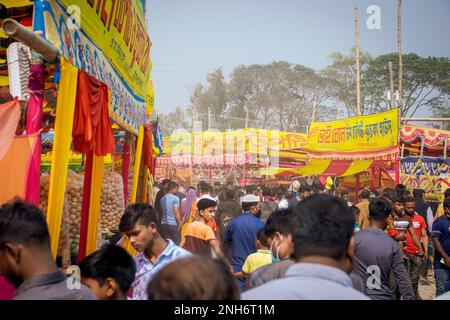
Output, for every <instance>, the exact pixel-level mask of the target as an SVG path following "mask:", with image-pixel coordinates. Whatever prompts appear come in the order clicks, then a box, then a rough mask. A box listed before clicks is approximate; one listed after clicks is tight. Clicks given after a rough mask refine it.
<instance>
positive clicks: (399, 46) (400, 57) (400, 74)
mask: <svg viewBox="0 0 450 320" xmlns="http://www.w3.org/2000/svg"><path fill="white" fill-rule="evenodd" d="M401 27H402V0H397V50H398V101H399V106H400V107H402V106H403V54H402V32H401Z"/></svg>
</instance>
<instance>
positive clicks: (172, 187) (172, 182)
mask: <svg viewBox="0 0 450 320" xmlns="http://www.w3.org/2000/svg"><path fill="white" fill-rule="evenodd" d="M179 187H180V185H179V184H178V183H176V182H175V181H170V182H169V186H168V187H167V190H168V191H170V190H172V189H175V188H179Z"/></svg>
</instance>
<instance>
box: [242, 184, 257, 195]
mask: <svg viewBox="0 0 450 320" xmlns="http://www.w3.org/2000/svg"><path fill="white" fill-rule="evenodd" d="M256 188H257V187H256V186H255V185H253V184H252V185H249V186H246V187H245V192H246V193H247V194H252V193H253V191H255V190H256Z"/></svg>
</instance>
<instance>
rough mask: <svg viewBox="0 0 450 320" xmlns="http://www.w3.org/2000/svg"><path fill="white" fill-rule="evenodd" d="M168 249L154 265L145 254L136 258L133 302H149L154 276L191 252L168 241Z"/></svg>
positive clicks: (132, 286)
mask: <svg viewBox="0 0 450 320" xmlns="http://www.w3.org/2000/svg"><path fill="white" fill-rule="evenodd" d="M166 241H167V242H168V244H167V247H166V248H165V249H164V251H163V252H162V253H161V255H160V256H159V257H158V259H156V262H155V264H152V263H151V262H150V261H149V259H148V258H147V256H146V255H145V253H141V254H138V255H137V256H136V257H134V262H135V263H136V277H135V279H134V281H133V283H132V285H131V288H132V290H133V296H132V299H133V300H147V286H148V283H149V282H150V280H152V278H153V276H154V275H155V274H156V272H158V271H159V270H160V269H161V268H162V267H164V266H165V265H166V264H168V263H170V262H172V261H174V260H176V259H180V258H184V257H187V256H190V255H191V254H190V253H189V251H187V250H184V249H183V248H181V247H178V246H177V245H175V243H173V241H172V240H169V239H168V240H166Z"/></svg>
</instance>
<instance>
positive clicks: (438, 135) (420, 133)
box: [400, 125, 450, 147]
mask: <svg viewBox="0 0 450 320" xmlns="http://www.w3.org/2000/svg"><path fill="white" fill-rule="evenodd" d="M400 136H401V139H402V141H403V142H407V143H411V142H414V141H415V140H417V139H423V142H424V144H425V146H426V147H434V146H437V145H439V144H441V143H444V142H445V140H449V139H450V131H446V130H438V129H434V128H426V127H418V126H411V125H403V126H402V128H401V131H400Z"/></svg>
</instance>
